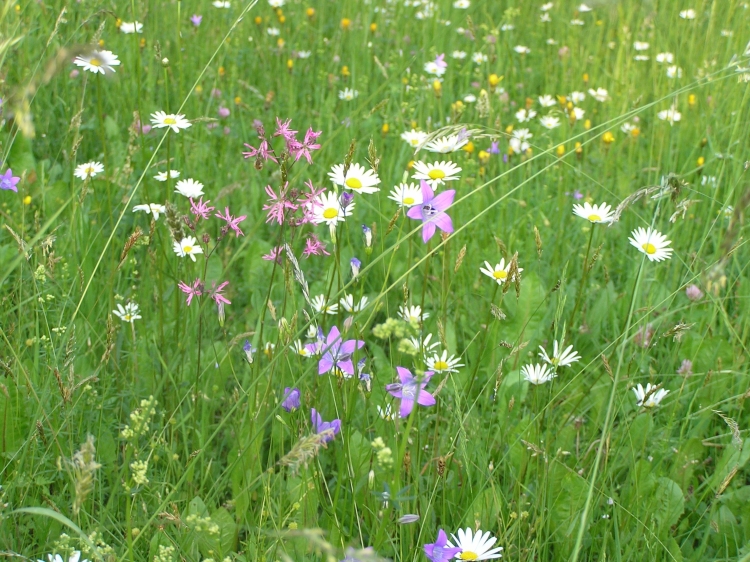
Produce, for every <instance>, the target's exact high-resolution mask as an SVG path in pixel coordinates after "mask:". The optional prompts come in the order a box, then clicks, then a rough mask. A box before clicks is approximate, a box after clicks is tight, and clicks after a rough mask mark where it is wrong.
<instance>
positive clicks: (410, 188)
mask: <svg viewBox="0 0 750 562" xmlns="http://www.w3.org/2000/svg"><path fill="white" fill-rule="evenodd" d="M388 199H390V200H392V201H395V202H396V203H398V204H399V206H401V207H413V206H414V205H421V204H422V188H421V187H420V186H419V185H417V184H415V183H400V184H398V185H396V186H394V187H393V190H392V191H391V193H390V194H389V195H388Z"/></svg>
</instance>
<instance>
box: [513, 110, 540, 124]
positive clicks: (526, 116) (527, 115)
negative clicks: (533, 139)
mask: <svg viewBox="0 0 750 562" xmlns="http://www.w3.org/2000/svg"><path fill="white" fill-rule="evenodd" d="M534 117H536V111H534V110H533V109H519V110H518V111H516V119H518V122H519V123H526V122H528V121H531V120H532V119H533V118H534Z"/></svg>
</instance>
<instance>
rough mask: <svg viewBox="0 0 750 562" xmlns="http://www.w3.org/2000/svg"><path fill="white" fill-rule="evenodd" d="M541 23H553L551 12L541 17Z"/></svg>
mask: <svg viewBox="0 0 750 562" xmlns="http://www.w3.org/2000/svg"><path fill="white" fill-rule="evenodd" d="M539 21H540V22H542V23H549V22H551V21H552V16H550V15H549V12H544V13H543V14H542V15H541V16H539Z"/></svg>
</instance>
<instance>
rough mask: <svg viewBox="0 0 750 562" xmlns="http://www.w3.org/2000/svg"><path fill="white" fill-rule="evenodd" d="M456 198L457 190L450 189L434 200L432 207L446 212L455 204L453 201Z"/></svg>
mask: <svg viewBox="0 0 750 562" xmlns="http://www.w3.org/2000/svg"><path fill="white" fill-rule="evenodd" d="M455 197H456V190H455V189H449V190H448V191H443V192H442V193H440V194H439V195H437V196H436V197H435V199H433V200H432V206H433V207H435V208H436V209H437V210H438V211H445V210H446V209H447V208H448V207H450V206H451V205H452V204H453V199H454V198H455Z"/></svg>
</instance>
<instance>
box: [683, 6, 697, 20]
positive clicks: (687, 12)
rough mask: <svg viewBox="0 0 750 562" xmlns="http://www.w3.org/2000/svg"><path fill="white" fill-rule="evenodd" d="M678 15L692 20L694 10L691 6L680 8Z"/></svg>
mask: <svg viewBox="0 0 750 562" xmlns="http://www.w3.org/2000/svg"><path fill="white" fill-rule="evenodd" d="M680 17H681V18H682V19H684V20H694V19H695V10H693V9H692V8H689V9H687V10H682V11H681V12H680Z"/></svg>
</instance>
